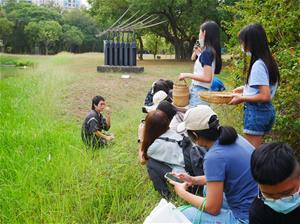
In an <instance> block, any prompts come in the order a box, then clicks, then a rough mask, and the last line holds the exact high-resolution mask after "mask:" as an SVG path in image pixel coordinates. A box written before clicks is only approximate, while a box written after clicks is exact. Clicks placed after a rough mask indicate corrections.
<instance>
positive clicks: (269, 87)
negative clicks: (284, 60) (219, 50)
mask: <svg viewBox="0 0 300 224" xmlns="http://www.w3.org/2000/svg"><path fill="white" fill-rule="evenodd" d="M239 40H240V43H241V48H242V51H244V52H246V54H247V55H251V59H250V66H249V70H248V75H247V79H246V84H245V86H241V87H238V88H236V89H234V90H233V91H234V92H236V93H243V95H242V96H236V97H234V98H233V99H232V101H231V102H230V104H239V103H243V102H244V133H245V137H246V139H247V140H248V141H249V142H250V143H251V144H252V145H253V146H254V147H255V148H258V146H260V145H261V143H262V141H263V136H264V135H265V134H266V133H267V132H269V131H270V130H271V128H272V126H273V124H274V121H275V109H274V107H273V105H272V102H271V100H272V98H273V96H274V95H275V92H276V88H277V85H278V82H279V71H278V67H277V64H276V62H275V60H274V58H273V57H272V54H271V52H270V49H269V46H268V41H267V36H266V32H265V30H264V28H263V27H262V26H261V25H260V24H250V25H248V26H246V27H245V28H243V29H242V30H241V32H240V34H239Z"/></svg>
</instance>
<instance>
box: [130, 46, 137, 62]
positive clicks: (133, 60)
mask: <svg viewBox="0 0 300 224" xmlns="http://www.w3.org/2000/svg"><path fill="white" fill-rule="evenodd" d="M131 49H132V65H133V66H136V43H135V42H134V43H132V45H131Z"/></svg>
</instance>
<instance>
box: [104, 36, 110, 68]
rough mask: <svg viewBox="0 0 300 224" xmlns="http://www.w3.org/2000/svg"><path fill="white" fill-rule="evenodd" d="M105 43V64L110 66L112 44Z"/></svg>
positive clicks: (105, 41) (106, 41)
mask: <svg viewBox="0 0 300 224" xmlns="http://www.w3.org/2000/svg"><path fill="white" fill-rule="evenodd" d="M103 43H104V46H103V49H104V64H105V65H109V46H110V43H109V41H108V40H104V41H103Z"/></svg>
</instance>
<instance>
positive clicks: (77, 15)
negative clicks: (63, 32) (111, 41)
mask: <svg viewBox="0 0 300 224" xmlns="http://www.w3.org/2000/svg"><path fill="white" fill-rule="evenodd" d="M63 22H64V24H66V25H70V26H74V27H77V28H78V29H79V30H80V31H81V32H82V34H83V41H82V44H81V47H80V50H81V51H95V50H96V49H99V39H98V38H97V37H96V34H98V33H99V31H98V28H97V24H96V22H95V20H94V19H93V18H91V16H90V15H89V14H87V12H86V11H85V10H79V9H72V10H67V11H64V14H63ZM101 46H102V45H101Z"/></svg>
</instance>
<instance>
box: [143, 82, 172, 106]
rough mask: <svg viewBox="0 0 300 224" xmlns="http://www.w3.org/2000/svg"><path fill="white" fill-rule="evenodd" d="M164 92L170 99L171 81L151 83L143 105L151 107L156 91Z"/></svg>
mask: <svg viewBox="0 0 300 224" xmlns="http://www.w3.org/2000/svg"><path fill="white" fill-rule="evenodd" d="M160 90H162V91H164V92H165V93H166V94H167V95H168V96H169V97H170V98H172V90H173V81H171V80H164V79H159V80H157V81H155V82H153V83H152V86H151V89H150V90H149V91H148V93H147V96H146V98H145V102H144V105H145V106H152V105H153V96H154V94H155V93H157V92H158V91H160Z"/></svg>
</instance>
